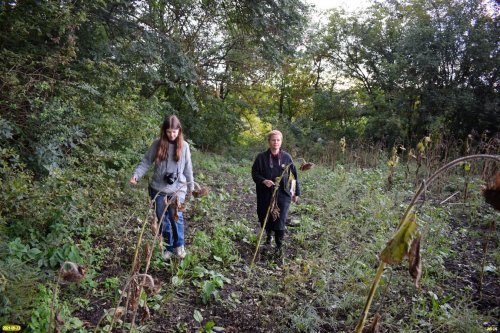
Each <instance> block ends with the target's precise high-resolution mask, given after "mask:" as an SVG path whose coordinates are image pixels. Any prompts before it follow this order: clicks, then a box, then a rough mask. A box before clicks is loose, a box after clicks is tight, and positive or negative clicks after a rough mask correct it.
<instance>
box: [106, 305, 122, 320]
mask: <svg viewBox="0 0 500 333" xmlns="http://www.w3.org/2000/svg"><path fill="white" fill-rule="evenodd" d="M124 314H125V308H124V307H123V306H119V307H117V308H116V309H115V308H111V309H109V310H107V311H106V315H110V316H113V317H114V319H115V320H118V319H120V318H121V317H123V315H124Z"/></svg>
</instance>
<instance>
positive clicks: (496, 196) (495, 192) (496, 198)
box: [482, 172, 500, 211]
mask: <svg viewBox="0 0 500 333" xmlns="http://www.w3.org/2000/svg"><path fill="white" fill-rule="evenodd" d="M482 194H483V197H484V201H486V202H487V203H489V204H490V205H492V206H493V208H495V209H496V210H498V211H500V172H497V174H496V179H495V182H494V183H493V184H490V185H489V186H488V187H486V188H484V189H483V190H482Z"/></svg>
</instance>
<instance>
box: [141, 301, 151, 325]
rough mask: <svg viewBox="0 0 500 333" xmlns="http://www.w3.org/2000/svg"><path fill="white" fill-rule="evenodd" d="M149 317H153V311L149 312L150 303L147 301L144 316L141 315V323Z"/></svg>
mask: <svg viewBox="0 0 500 333" xmlns="http://www.w3.org/2000/svg"><path fill="white" fill-rule="evenodd" d="M149 318H151V313H150V312H149V307H148V305H147V304H146V303H144V309H143V312H142V317H141V325H143V324H144V322H145V321H146V320H148V319H149Z"/></svg>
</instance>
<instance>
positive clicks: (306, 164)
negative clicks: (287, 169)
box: [299, 162, 314, 171]
mask: <svg viewBox="0 0 500 333" xmlns="http://www.w3.org/2000/svg"><path fill="white" fill-rule="evenodd" d="M313 167H314V163H312V162H304V163H302V164H301V165H300V168H299V169H300V171H307V170H309V169H312V168H313Z"/></svg>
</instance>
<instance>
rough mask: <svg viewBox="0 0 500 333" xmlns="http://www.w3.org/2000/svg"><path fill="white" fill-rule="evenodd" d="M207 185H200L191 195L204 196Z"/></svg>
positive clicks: (206, 192) (206, 191) (206, 193)
mask: <svg viewBox="0 0 500 333" xmlns="http://www.w3.org/2000/svg"><path fill="white" fill-rule="evenodd" d="M208 192H209V191H208V187H200V188H199V189H197V190H194V191H193V197H195V198H201V197H206V196H207V195H208Z"/></svg>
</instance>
